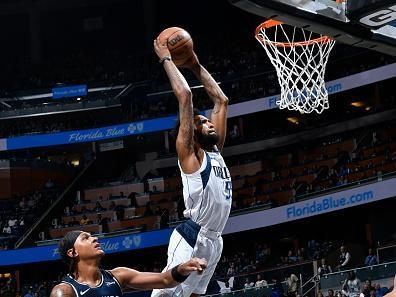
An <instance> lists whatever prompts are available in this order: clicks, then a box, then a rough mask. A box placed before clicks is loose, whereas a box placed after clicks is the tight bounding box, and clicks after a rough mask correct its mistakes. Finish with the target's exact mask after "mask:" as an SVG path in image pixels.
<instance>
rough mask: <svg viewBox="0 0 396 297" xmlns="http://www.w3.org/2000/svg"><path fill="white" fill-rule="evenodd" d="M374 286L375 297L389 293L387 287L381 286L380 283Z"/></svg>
mask: <svg viewBox="0 0 396 297" xmlns="http://www.w3.org/2000/svg"><path fill="white" fill-rule="evenodd" d="M374 287H375V297H383V296H385V295H386V294H387V293H388V288H387V287H381V285H380V284H376V285H375V286H374Z"/></svg>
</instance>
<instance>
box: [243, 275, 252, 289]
mask: <svg viewBox="0 0 396 297" xmlns="http://www.w3.org/2000/svg"><path fill="white" fill-rule="evenodd" d="M243 287H244V288H245V289H250V288H253V287H254V282H251V281H250V280H249V278H248V277H247V278H246V279H245V284H244V285H243Z"/></svg>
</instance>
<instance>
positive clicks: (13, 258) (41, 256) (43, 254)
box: [0, 229, 173, 266]
mask: <svg viewBox="0 0 396 297" xmlns="http://www.w3.org/2000/svg"><path fill="white" fill-rule="evenodd" d="M172 231H173V229H162V230H156V231H149V232H144V233H138V234H132V235H124V236H115V237H110V238H103V239H101V238H99V243H100V245H101V247H102V249H103V250H104V251H105V253H106V254H111V253H120V252H126V251H132V250H137V249H145V248H150V247H156V246H161V245H167V244H168V242H169V238H170V235H171V233H172ZM59 259H60V257H59V253H58V248H57V245H55V244H54V245H47V246H41V247H34V248H25V249H16V250H6V251H0V266H10V265H19V264H26V263H36V262H46V261H54V260H59Z"/></svg>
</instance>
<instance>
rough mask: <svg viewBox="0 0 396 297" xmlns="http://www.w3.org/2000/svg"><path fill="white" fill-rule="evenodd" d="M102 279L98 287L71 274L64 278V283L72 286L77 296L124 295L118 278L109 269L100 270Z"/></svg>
mask: <svg viewBox="0 0 396 297" xmlns="http://www.w3.org/2000/svg"><path fill="white" fill-rule="evenodd" d="M100 272H101V275H102V276H101V281H100V284H99V285H97V286H96V287H90V286H88V285H86V284H82V283H79V282H78V281H76V280H75V279H74V278H73V277H71V275H70V274H68V275H66V276H65V277H64V278H63V279H62V283H66V284H69V285H70V286H72V288H73V290H74V293H75V294H76V297H122V289H121V286H120V284H119V283H118V281H117V279H116V278H115V277H114V276H113V275H112V274H111V273H110V272H109V271H107V270H102V269H101V270H100Z"/></svg>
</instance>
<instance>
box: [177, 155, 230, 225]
mask: <svg viewBox="0 0 396 297" xmlns="http://www.w3.org/2000/svg"><path fill="white" fill-rule="evenodd" d="M179 167H180V163H179ZM180 171H181V177H182V182H183V197H184V204H185V206H186V210H185V211H184V213H183V214H184V216H185V217H186V218H189V219H191V220H192V221H194V222H195V223H197V224H198V225H200V226H201V227H203V228H205V229H207V230H211V231H217V232H222V231H223V229H224V226H225V224H226V222H227V219H228V216H229V215H230V211H231V204H232V184H231V175H230V172H229V171H228V168H227V166H226V165H225V162H224V159H223V157H222V156H221V154H220V152H205V153H204V158H203V161H202V165H201V168H200V169H199V170H198V171H197V172H195V173H192V174H185V173H183V170H182V169H181V167H180Z"/></svg>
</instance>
